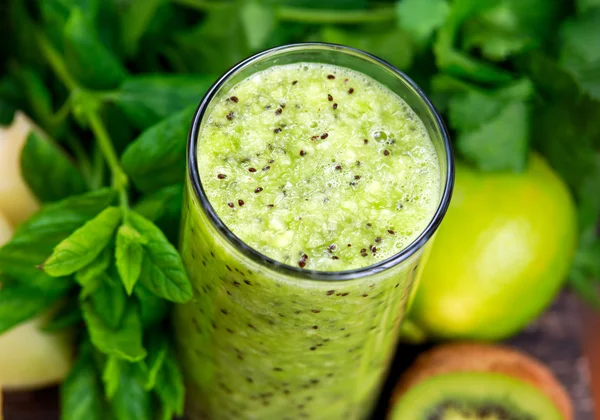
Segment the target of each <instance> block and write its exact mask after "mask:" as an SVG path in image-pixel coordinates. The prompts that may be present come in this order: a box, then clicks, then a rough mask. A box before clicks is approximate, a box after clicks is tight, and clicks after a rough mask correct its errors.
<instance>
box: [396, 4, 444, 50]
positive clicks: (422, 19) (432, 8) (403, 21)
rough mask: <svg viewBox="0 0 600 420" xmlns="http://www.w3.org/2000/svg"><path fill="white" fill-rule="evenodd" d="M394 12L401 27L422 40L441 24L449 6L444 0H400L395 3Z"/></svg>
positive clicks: (418, 39)
mask: <svg viewBox="0 0 600 420" xmlns="http://www.w3.org/2000/svg"><path fill="white" fill-rule="evenodd" d="M396 13H397V15H398V21H399V22H400V25H401V26H402V28H404V29H405V30H406V31H407V32H408V33H410V34H411V35H412V36H413V38H414V39H416V40H417V41H419V42H423V41H426V40H427V39H428V38H429V37H430V36H431V35H432V34H433V31H434V30H436V29H437V28H439V27H440V26H442V24H443V23H444V21H445V20H446V18H447V17H448V14H449V13H450V6H449V5H448V2H447V1H446V0H402V1H399V2H398V3H396Z"/></svg>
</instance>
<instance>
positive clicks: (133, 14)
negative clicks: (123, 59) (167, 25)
mask: <svg viewBox="0 0 600 420" xmlns="http://www.w3.org/2000/svg"><path fill="white" fill-rule="evenodd" d="M164 3H166V1H165V0H145V1H128V2H125V6H126V7H122V8H121V11H120V13H119V19H120V22H121V25H120V29H121V31H120V32H121V42H122V44H123V49H124V50H125V51H126V52H127V53H128V54H129V55H133V54H135V53H136V52H137V50H138V47H139V43H140V39H141V38H142V37H143V35H144V32H145V31H146V29H147V28H148V25H149V24H150V22H151V21H152V17H153V16H154V15H155V13H156V12H157V11H158V10H159V9H160V6H161V5H162V4H164Z"/></svg>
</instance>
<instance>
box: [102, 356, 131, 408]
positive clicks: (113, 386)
mask: <svg viewBox="0 0 600 420" xmlns="http://www.w3.org/2000/svg"><path fill="white" fill-rule="evenodd" d="M125 363H127V362H126V361H124V360H123V359H121V358H120V357H117V356H108V357H107V358H106V364H105V365H104V371H103V372H102V381H103V382H104V394H105V395H106V398H108V399H109V400H110V399H112V398H113V397H114V396H115V394H116V393H117V390H118V389H119V382H120V381H121V371H122V370H123V365H124V364H125Z"/></svg>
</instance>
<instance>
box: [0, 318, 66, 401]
mask: <svg viewBox="0 0 600 420" xmlns="http://www.w3.org/2000/svg"><path fill="white" fill-rule="evenodd" d="M47 317H48V315H47V314H46V315H44V316H40V317H37V318H35V319H32V320H31V321H28V322H25V323H23V324H21V325H18V326H17V327H15V328H13V329H11V330H10V331H7V332H6V333H4V334H2V335H0V385H1V386H2V388H3V389H11V390H13V389H31V388H42V387H44V386H48V385H53V384H56V383H59V382H60V381H61V380H62V379H63V378H64V377H65V376H66V375H67V373H68V372H69V370H70V369H71V362H72V356H73V354H72V352H73V348H72V340H71V338H72V337H71V334H70V333H69V332H60V333H51V334H50V333H45V332H43V331H40V328H42V327H43V325H44V323H45V321H46V319H47Z"/></svg>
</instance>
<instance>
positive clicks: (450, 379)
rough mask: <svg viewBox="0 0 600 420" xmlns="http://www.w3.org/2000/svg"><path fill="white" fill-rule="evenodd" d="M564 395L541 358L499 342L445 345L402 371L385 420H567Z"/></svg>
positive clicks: (568, 406)
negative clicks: (494, 343)
mask: <svg viewBox="0 0 600 420" xmlns="http://www.w3.org/2000/svg"><path fill="white" fill-rule="evenodd" d="M572 411H573V410H572V406H571V401H570V399H569V397H568V394H567V393H566V391H565V390H564V388H563V387H562V385H560V383H559V382H558V381H557V380H556V378H554V376H553V375H552V373H551V372H550V371H549V370H548V369H547V368H546V367H545V366H544V365H542V364H541V363H540V362H538V361H536V360H535V359H532V358H531V357H529V356H526V355H524V354H523V353H520V352H517V351H515V350H512V349H509V348H507V347H502V346H494V345H486V344H470V343H460V344H446V345H442V346H439V347H436V348H434V349H433V350H431V351H429V352H426V353H424V354H423V355H422V356H420V357H419V358H418V359H417V361H416V362H415V363H414V364H413V365H412V366H411V367H410V368H409V370H408V371H407V372H406V373H405V374H404V375H403V377H402V378H401V380H400V382H399V383H398V385H397V386H396V389H395V391H394V395H393V397H392V401H391V410H390V412H389V415H388V419H389V420H479V419H482V420H483V419H485V420H572V418H573V415H572Z"/></svg>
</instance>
